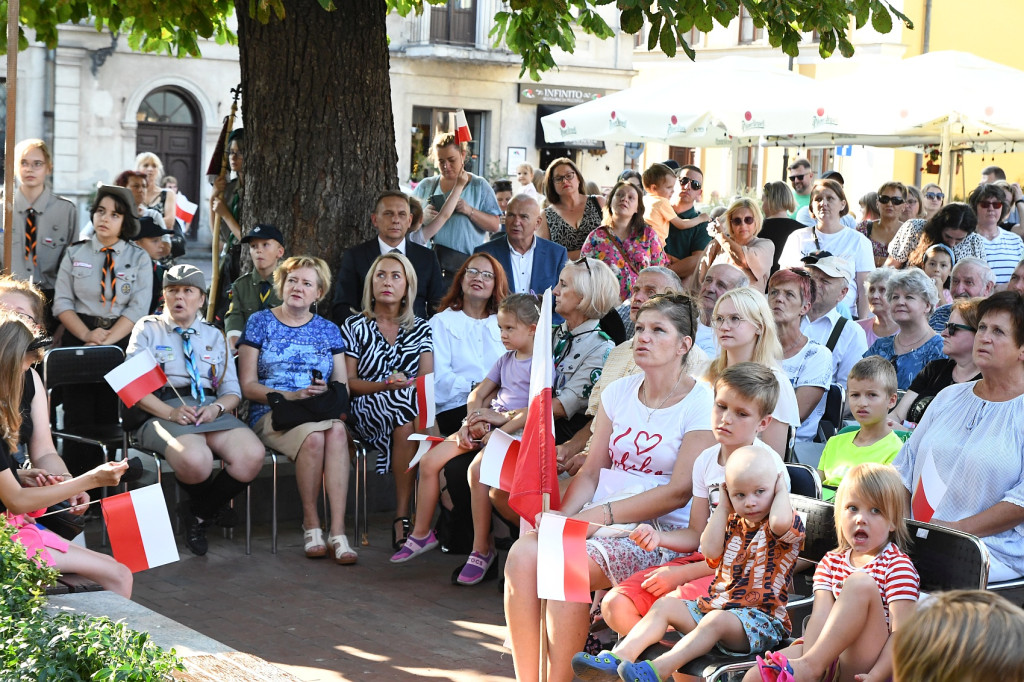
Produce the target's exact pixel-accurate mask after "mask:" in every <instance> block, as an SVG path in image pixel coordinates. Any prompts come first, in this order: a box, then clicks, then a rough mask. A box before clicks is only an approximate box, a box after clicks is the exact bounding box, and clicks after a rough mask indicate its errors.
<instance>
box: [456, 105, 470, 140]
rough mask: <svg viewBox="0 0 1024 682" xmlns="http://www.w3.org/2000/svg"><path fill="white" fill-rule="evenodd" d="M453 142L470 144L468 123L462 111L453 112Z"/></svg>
mask: <svg viewBox="0 0 1024 682" xmlns="http://www.w3.org/2000/svg"><path fill="white" fill-rule="evenodd" d="M454 116H455V125H454V126H453V127H454V128H455V142H456V143H458V144H462V143H463V142H472V141H473V136H472V135H470V134H469V121H467V120H466V112H465V111H463V110H462V109H456V110H455V114H454Z"/></svg>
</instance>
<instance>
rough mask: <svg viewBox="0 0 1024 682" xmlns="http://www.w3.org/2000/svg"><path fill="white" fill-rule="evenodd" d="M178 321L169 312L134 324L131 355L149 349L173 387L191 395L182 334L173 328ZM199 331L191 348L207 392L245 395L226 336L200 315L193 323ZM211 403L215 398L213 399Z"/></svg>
mask: <svg viewBox="0 0 1024 682" xmlns="http://www.w3.org/2000/svg"><path fill="white" fill-rule="evenodd" d="M177 326H178V324H177V323H176V322H175V321H174V320H172V319H171V316H170V314H169V313H167V312H163V313H161V314H160V315H146V316H145V317H143V318H142V319H141V320H139V321H138V322H136V323H135V328H134V329H132V336H131V339H130V340H129V341H128V353H127V354H128V357H131V356H133V355H135V354H136V353H138V352H140V351H142V350H144V349H146V348H148V349H149V350H150V352H152V353H153V357H154V358H156V361H157V362H159V363H160V366H161V367H162V368H163V370H164V374H166V375H167V380H168V382H169V383H170V385H171V386H174V387H175V388H177V389H178V392H179V393H180V394H181V395H188V393H189V390H190V388H189V387H190V386H191V379H190V378H189V374H188V367H187V366H186V365H185V355H184V350H183V346H182V340H181V334H179V333H178V332H176V331H174V328H175V327H177ZM190 326H191V328H192V329H194V330H195V331H196V333H195V334H192V336H191V343H192V351H193V352H194V353H195V359H196V364H197V366H198V369H199V377H200V380H201V384H202V386H203V390H204V392H206V393H207V395H210V394H214V393H216V395H217V397H218V398H219V397H222V396H225V395H236V396H238V397H239V398H241V397H242V390H241V388H240V386H239V384H238V374H237V372H236V370H235V362H234V360H233V359H231V358H230V355H229V354H228V349H227V344H226V343H225V342H224V335H223V334H222V333H221V331H220V330H219V329H217V328H216V327H214V326H213V325H212V324H209V323H208V322H206V321H204V320H203V318H202V317H201V316H200V315H197V316H196V319H195V321H193V322H192V324H191V325H190ZM211 402H212V401H211Z"/></svg>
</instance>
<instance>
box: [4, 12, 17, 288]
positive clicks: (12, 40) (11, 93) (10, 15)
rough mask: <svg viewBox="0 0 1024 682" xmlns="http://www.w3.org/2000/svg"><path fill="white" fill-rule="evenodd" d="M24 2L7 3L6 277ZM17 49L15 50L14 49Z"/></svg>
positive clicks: (9, 271)
mask: <svg viewBox="0 0 1024 682" xmlns="http://www.w3.org/2000/svg"><path fill="white" fill-rule="evenodd" d="M20 13H21V2H20V0H7V135H6V139H5V140H4V152H5V153H4V227H5V228H6V229H4V274H5V275H9V274H11V249H12V248H13V246H14V241H13V234H12V230H11V229H10V228H11V226H12V225H13V224H14V223H13V221H14V139H15V136H14V123H15V118H16V115H17V109H18V16H19V15H20ZM12 45H13V46H14V49H13V50H12V49H11V46H12Z"/></svg>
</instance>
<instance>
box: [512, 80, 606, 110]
mask: <svg viewBox="0 0 1024 682" xmlns="http://www.w3.org/2000/svg"><path fill="white" fill-rule="evenodd" d="M607 94H608V91H607V90H605V89H603V88H579V87H572V86H567V85H565V86H563V85H541V84H539V83H520V84H519V103H520V104H560V105H563V106H575V105H577V104H583V103H584V102H589V101H591V100H595V99H599V98H601V97H604V96H605V95H607Z"/></svg>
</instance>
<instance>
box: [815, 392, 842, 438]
mask: <svg viewBox="0 0 1024 682" xmlns="http://www.w3.org/2000/svg"><path fill="white" fill-rule="evenodd" d="M845 402H846V396H845V394H844V392H843V387H842V386H840V385H839V384H832V385H831V386H829V387H828V391H826V392H825V411H824V412H823V413H822V415H821V421H819V422H818V435H817V436H816V437H815V439H816V440H817V441H818V442H820V443H824V442H825V441H827V440H828V439H829V438H831V437H832V436H834V435H836V431H838V430H839V429H840V428H842V426H843V404H844V403H845Z"/></svg>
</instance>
